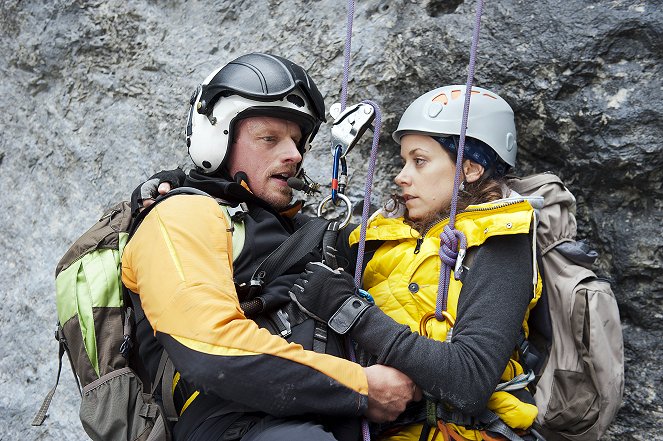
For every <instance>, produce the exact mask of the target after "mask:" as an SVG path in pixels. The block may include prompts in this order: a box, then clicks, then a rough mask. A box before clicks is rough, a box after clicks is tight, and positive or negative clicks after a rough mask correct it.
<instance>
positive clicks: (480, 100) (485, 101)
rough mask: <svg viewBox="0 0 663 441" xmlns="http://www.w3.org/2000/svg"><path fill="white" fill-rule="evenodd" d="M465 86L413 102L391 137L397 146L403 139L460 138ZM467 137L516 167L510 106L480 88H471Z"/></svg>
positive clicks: (443, 89)
mask: <svg viewBox="0 0 663 441" xmlns="http://www.w3.org/2000/svg"><path fill="white" fill-rule="evenodd" d="M465 90H466V86H458V85H455V86H444V87H439V88H437V89H434V90H431V91H430V92H427V93H425V94H423V95H422V96H420V97H419V98H417V99H416V100H414V101H413V102H412V104H410V106H409V107H408V108H407V109H406V110H405V113H403V116H402V117H401V120H400V122H399V123H398V128H397V129H396V131H395V132H394V133H393V135H392V136H393V138H394V140H395V141H396V142H397V143H399V144H400V143H401V138H402V137H403V135H406V134H408V133H418V134H423V135H429V136H441V137H444V136H452V135H460V126H461V122H462V119H463V106H464V104H465ZM465 134H466V136H468V137H471V138H475V139H478V140H480V141H483V142H484V143H486V144H488V146H490V148H492V149H493V150H494V151H495V153H497V155H498V156H499V157H500V158H501V159H502V161H504V162H505V163H507V164H508V165H510V166H512V167H513V166H514V165H515V164H516V153H517V150H518V148H517V145H516V124H515V121H514V115H513V110H512V109H511V106H509V104H508V103H507V102H506V101H504V100H503V99H502V98H501V97H500V96H499V95H497V94H496V93H493V92H491V91H489V90H486V89H483V88H481V87H473V88H472V96H471V98H470V113H469V116H468V119H467V131H466V133H465Z"/></svg>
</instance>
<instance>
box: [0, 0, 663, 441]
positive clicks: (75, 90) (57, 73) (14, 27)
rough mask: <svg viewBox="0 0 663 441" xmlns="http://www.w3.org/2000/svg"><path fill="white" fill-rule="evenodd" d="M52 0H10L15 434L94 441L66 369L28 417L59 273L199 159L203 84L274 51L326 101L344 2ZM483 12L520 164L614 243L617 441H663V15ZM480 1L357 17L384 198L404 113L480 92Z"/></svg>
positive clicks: (352, 191)
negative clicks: (462, 91)
mask: <svg viewBox="0 0 663 441" xmlns="http://www.w3.org/2000/svg"><path fill="white" fill-rule="evenodd" d="M46 3H47V4H44V2H37V1H20V2H19V1H18V0H7V1H5V2H3V7H2V8H1V10H0V36H1V38H0V59H1V60H2V62H1V63H0V72H1V73H2V82H0V105H1V106H2V112H0V123H1V124H2V129H3V130H2V136H1V137H0V182H1V186H2V189H3V191H2V193H1V195H0V219H1V222H2V229H0V244H1V245H2V250H3V254H4V257H3V264H2V265H1V266H0V281H1V282H2V285H3V287H4V289H3V290H2V306H1V307H0V324H1V328H0V329H2V331H1V332H2V341H3V342H4V344H3V345H2V347H1V348H0V392H1V393H0V423H1V424H0V427H1V429H0V439H3V440H4V439H6V440H15V439H16V440H17V439H59V440H63V441H64V440H78V439H82V438H83V437H84V433H83V432H82V429H81V426H80V423H79V421H78V416H77V406H78V396H77V392H76V391H75V389H74V386H73V381H72V378H71V373H70V372H69V368H68V366H65V367H64V369H63V373H62V376H63V378H62V380H61V383H62V384H61V386H60V388H59V389H58V392H57V393H56V395H55V398H54V403H53V405H52V407H51V411H50V417H49V418H48V419H47V422H46V424H45V425H44V426H42V427H39V428H32V427H30V425H29V424H30V421H31V419H32V416H33V414H34V412H36V410H37V408H38V406H39V404H40V402H41V399H42V398H43V396H44V395H45V393H46V392H47V390H48V388H49V387H51V385H52V383H53V382H54V380H55V373H56V369H57V362H56V355H57V346H56V343H55V341H54V340H53V339H52V332H53V329H54V325H55V322H56V312H55V304H54V295H53V293H54V284H53V272H54V268H55V265H56V263H57V261H58V259H59V257H60V256H61V255H62V254H63V253H64V251H65V250H66V248H67V247H68V245H69V244H70V243H71V242H72V241H73V240H74V239H75V238H76V237H78V235H80V234H81V233H82V232H83V231H85V230H86V229H87V227H88V226H89V225H90V224H91V223H93V222H94V221H95V220H96V218H97V217H98V216H99V214H101V212H102V211H103V209H104V208H105V207H108V206H109V205H110V204H111V203H113V202H114V201H117V200H120V199H122V198H126V197H127V196H128V195H129V193H130V191H131V190H132V189H133V188H134V187H135V186H136V185H137V183H139V182H141V181H142V180H144V179H145V178H146V177H148V176H149V175H150V174H152V172H153V171H156V170H159V169H162V168H173V167H174V166H177V165H181V166H184V167H186V168H188V167H190V165H189V161H188V157H187V154H186V148H185V145H184V142H183V134H182V133H183V125H184V120H185V116H186V111H187V101H188V98H189V96H190V94H191V92H192V91H193V89H194V88H195V86H196V85H197V84H198V82H200V81H202V79H203V78H204V77H205V76H206V75H207V73H208V72H209V71H211V70H212V69H213V68H214V67H216V66H217V65H219V64H222V63H224V62H226V61H228V60H230V59H231V58H234V57H236V56H238V55H240V54H242V53H246V52H251V51H268V52H273V53H275V54H280V55H283V56H286V57H288V58H291V59H292V60H293V61H296V62H298V63H300V64H302V65H303V66H304V67H306V68H307V69H308V70H309V72H310V73H311V75H312V76H313V78H315V79H316V81H317V83H318V86H319V87H320V89H321V90H322V91H323V93H324V94H325V98H326V101H327V105H328V106H329V105H331V104H332V103H333V102H335V101H338V100H339V96H340V88H341V79H342V76H343V75H342V74H343V72H342V69H343V43H344V38H345V17H346V16H345V14H346V9H345V4H343V2H332V1H321V0H317V1H316V0H293V1H287V2H286V1H280V0H269V1H266V0H260V1H253V2H249V1H229V0H225V1H224V0H222V1H215V2H178V1H173V0H170V1H162V2H154V1H149V0H137V1H134V2H122V1H118V0H111V1H103V2H102V1H60V0H55V1H52V2H46ZM487 3H488V4H487V5H486V8H485V12H484V16H483V22H482V30H481V40H480V43H479V55H478V60H477V72H476V80H475V84H476V85H480V86H484V87H487V88H489V89H492V90H495V91H496V92H498V93H499V94H500V95H501V96H503V97H504V98H505V99H506V100H507V101H508V102H509V103H511V105H512V106H513V108H514V110H515V112H516V114H517V123H518V131H519V141H518V142H519V146H520V155H519V167H518V172H520V173H522V174H525V173H528V172H532V171H543V170H551V171H554V172H557V173H558V174H560V175H561V176H562V177H563V178H564V179H565V181H566V182H567V183H568V186H569V188H570V189H571V190H572V191H573V192H574V193H575V195H576V196H577V199H578V220H579V229H580V236H582V237H587V238H589V239H590V240H591V242H592V243H593V244H594V246H595V247H596V248H597V249H598V250H599V251H600V253H601V258H600V261H599V264H598V269H597V271H598V272H599V273H600V274H601V275H603V276H605V277H609V278H610V279H611V280H612V282H613V287H614V290H615V293H616V296H617V300H618V303H619V306H620V311H621V315H622V319H623V324H624V338H625V355H626V359H627V366H626V393H625V398H624V404H623V406H622V408H621V410H620V413H619V415H618V418H617V420H616V422H615V423H614V424H613V426H612V427H611V429H610V431H609V433H608V435H607V436H606V438H605V439H628V440H651V439H663V438H661V435H660V434H659V432H660V427H661V424H662V423H663V397H662V396H661V394H662V391H663V380H662V379H663V368H661V366H662V365H663V364H662V360H661V358H662V357H663V355H662V354H663V343H662V341H663V325H661V318H663V301H662V299H663V277H662V276H663V251H662V250H663V235H662V234H661V225H663V202H662V201H663V198H662V195H663V188H662V186H661V182H663V149H662V148H661V144H660V139H662V138H663V118H662V115H661V113H662V109H663V107H662V106H663V105H662V104H661V103H662V102H663V93H662V89H663V85H662V83H661V78H662V77H663V72H662V69H661V65H662V61H663V60H662V58H663V57H662V54H663V35H662V34H663V10H662V9H661V7H660V4H659V2H657V1H655V0H597V1H581V0H568V1H564V2H560V1H554V0H539V1H536V2H531V1H526V0H502V1H499V2H487ZM474 7H475V6H474V2H469V1H468V2H466V1H463V0H453V1H449V0H395V1H386V0H368V1H363V2H358V4H357V6H356V14H355V21H354V35H353V41H352V44H353V52H352V63H351V77H350V84H349V99H348V102H349V103H354V102H358V101H360V100H363V99H371V100H373V101H375V102H377V103H379V104H380V105H381V108H382V110H383V121H384V131H383V134H382V137H381V141H382V142H381V147H380V153H379V157H378V170H377V172H376V177H375V184H374V186H373V198H372V202H373V204H374V205H375V206H378V205H379V204H380V203H381V196H383V195H388V194H389V193H391V192H392V191H394V190H395V187H394V185H393V183H392V177H393V176H394V175H395V172H396V171H397V169H398V166H399V162H400V160H399V159H398V149H397V146H396V145H395V144H394V143H393V141H391V139H390V137H389V132H390V131H392V130H394V129H395V126H396V123H397V118H398V115H399V114H400V113H401V112H402V111H403V110H404V109H405V107H406V105H407V104H409V102H411V101H412V100H413V99H414V98H415V97H416V96H418V95H420V94H421V93H423V92H424V91H426V90H429V89H431V88H433V87H436V86H439V85H442V84H449V83H456V84H464V83H465V81H466V75H467V64H468V59H469V47H470V42H471V33H472V25H473V21H474ZM328 143H329V133H328V127H327V128H325V127H323V128H322V130H321V135H320V136H319V137H318V138H317V141H316V145H315V147H314V149H313V150H312V152H311V153H310V154H309V156H308V157H307V160H306V164H305V165H306V169H307V170H308V171H309V174H310V175H311V176H312V177H314V178H315V179H317V180H318V181H319V182H322V183H324V184H326V183H327V182H328V181H329V179H330V178H329V174H330V155H329V146H328ZM369 151H370V136H366V137H365V141H364V142H363V143H362V145H360V146H358V147H357V148H355V150H354V151H353V152H352V153H351V154H350V156H349V157H350V159H349V166H350V169H351V182H350V188H349V190H348V194H349V195H350V196H351V197H352V198H353V200H354V201H359V200H360V199H361V197H362V194H363V183H364V180H365V174H366V163H367V157H368V154H369ZM327 192H328V190H327ZM317 202H318V201H317V200H316V201H313V204H314V205H317ZM358 210H359V212H360V210H361V208H360V207H358Z"/></svg>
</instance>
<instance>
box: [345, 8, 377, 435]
mask: <svg viewBox="0 0 663 441" xmlns="http://www.w3.org/2000/svg"><path fill="white" fill-rule="evenodd" d="M354 15H355V2H354V0H348V15H347V24H346V30H345V49H344V50H343V58H344V62H343V84H342V87H341V112H342V111H344V110H345V106H346V103H347V101H348V82H349V78H350V52H351V49H352V21H353V19H354ZM369 104H371V105H372V106H373V107H374V108H376V113H377V112H379V108H378V107H377V105H375V104H373V103H370V102H369ZM377 115H378V116H376V122H375V127H376V130H375V132H374V133H377V138H376V137H375V135H373V149H372V150H371V162H370V164H369V178H367V180H366V189H367V190H366V191H367V193H366V196H365V199H364V211H363V214H362V230H361V240H360V242H359V253H360V254H358V255H359V256H361V257H358V258H357V269H356V271H355V285H356V286H361V285H360V283H361V264H360V262H362V261H363V260H364V247H365V241H366V224H367V222H368V211H369V209H370V205H371V204H370V200H371V197H370V194H371V186H370V185H369V183H368V182H369V179H370V182H371V185H372V182H373V171H374V169H375V156H376V155H375V152H377V140H379V137H380V135H379V133H380V131H379V126H378V124H381V123H380V121H381V117H380V116H379V115H380V114H379V113H377ZM366 201H368V203H367V202H366ZM367 205H368V207H367ZM346 344H347V348H348V354H349V355H350V360H352V361H357V360H356V356H355V351H354V347H353V345H352V339H350V338H347V339H346ZM361 434H362V437H363V439H364V441H371V432H370V429H369V427H368V421H367V420H366V418H362V420H361Z"/></svg>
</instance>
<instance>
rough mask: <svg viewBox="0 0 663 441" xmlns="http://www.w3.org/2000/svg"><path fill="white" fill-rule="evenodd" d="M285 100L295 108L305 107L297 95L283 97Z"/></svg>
mask: <svg viewBox="0 0 663 441" xmlns="http://www.w3.org/2000/svg"><path fill="white" fill-rule="evenodd" d="M285 99H286V100H288V101H289V102H291V103H292V104H294V105H295V106H297V107H304V106H305V105H306V103H305V102H304V100H303V99H302V98H301V97H299V96H297V95H292V94H291V95H288V96H287V97H285Z"/></svg>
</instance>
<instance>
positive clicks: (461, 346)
mask: <svg viewBox="0 0 663 441" xmlns="http://www.w3.org/2000/svg"><path fill="white" fill-rule="evenodd" d="M530 241H531V238H530V237H529V236H528V235H524V234H523V235H513V236H501V237H493V238H490V239H488V240H487V241H486V243H485V244H484V245H482V246H481V247H480V248H479V249H478V250H477V252H476V255H475V259H474V262H473V263H472V265H471V268H470V270H469V272H468V273H467V275H466V277H465V280H464V284H463V288H462V290H461V293H460V298H459V304H458V317H457V321H456V325H455V328H454V331H453V337H452V339H451V342H449V343H445V342H440V341H436V340H432V339H429V338H427V337H422V336H420V335H419V334H417V333H413V332H411V331H410V329H409V327H407V326H405V325H401V324H398V323H396V322H395V321H394V320H393V319H391V318H390V317H388V316H387V315H385V314H384V313H383V312H382V311H381V310H380V309H379V308H377V307H371V308H369V309H368V310H367V311H366V313H365V314H364V315H363V316H362V317H361V319H360V320H359V322H358V323H357V325H356V326H355V327H354V328H353V330H352V337H353V338H354V339H355V341H357V342H358V343H359V345H360V346H362V348H363V349H365V350H367V351H369V352H371V353H373V354H375V355H377V356H378V363H380V364H386V365H389V366H393V367H395V368H396V369H399V370H400V371H402V372H404V373H406V374H407V375H409V376H410V377H411V378H412V379H413V380H414V381H415V383H417V384H418V385H419V386H420V387H421V388H422V389H423V390H424V391H425V392H427V393H428V394H430V395H432V397H433V398H434V399H436V400H440V401H444V402H447V403H449V404H451V405H452V406H454V407H455V408H456V409H457V410H459V411H461V412H463V413H466V414H470V415H474V414H477V413H479V412H481V411H482V410H483V409H485V405H486V402H487V401H488V399H489V398H490V395H491V394H492V393H493V391H494V389H495V386H496V385H497V383H498V382H499V378H500V376H501V375H502V372H504V369H505V367H506V364H507V363H508V361H509V358H510V355H511V353H512V352H513V350H514V349H515V347H516V344H517V341H518V337H519V334H520V330H521V327H522V321H523V317H524V315H525V311H526V309H527V306H528V304H529V302H530V300H531V298H532V293H533V286H532V278H533V274H532V271H533V268H532V255H531V253H532V248H531V242H530Z"/></svg>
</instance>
